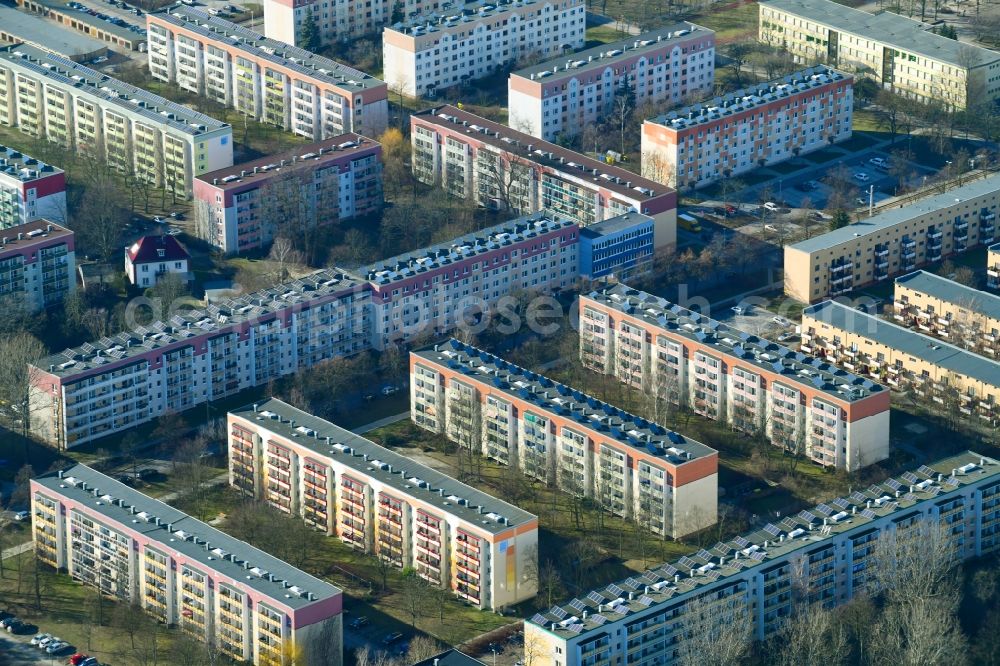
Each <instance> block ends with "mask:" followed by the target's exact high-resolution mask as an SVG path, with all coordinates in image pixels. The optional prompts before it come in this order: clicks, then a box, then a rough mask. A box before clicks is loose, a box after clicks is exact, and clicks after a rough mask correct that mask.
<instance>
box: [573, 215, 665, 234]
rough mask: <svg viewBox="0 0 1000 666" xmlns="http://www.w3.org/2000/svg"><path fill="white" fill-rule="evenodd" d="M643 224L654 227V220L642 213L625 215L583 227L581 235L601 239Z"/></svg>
mask: <svg viewBox="0 0 1000 666" xmlns="http://www.w3.org/2000/svg"><path fill="white" fill-rule="evenodd" d="M642 224H649V225H652V224H654V220H653V218H651V217H650V216H648V215H643V214H642V213H635V212H633V213H623V214H622V215H617V216H615V217H609V218H608V219H606V220H601V221H600V222H596V223H594V224H591V225H588V226H586V227H583V228H582V229H580V235H581V236H587V237H590V238H600V237H601V236H608V235H610V234H616V233H618V232H620V231H625V230H626V229H631V228H633V227H637V226H639V225H642Z"/></svg>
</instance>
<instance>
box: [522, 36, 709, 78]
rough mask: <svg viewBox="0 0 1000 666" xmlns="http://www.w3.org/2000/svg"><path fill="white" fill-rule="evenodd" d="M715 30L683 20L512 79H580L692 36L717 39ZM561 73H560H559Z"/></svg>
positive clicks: (534, 67)
mask: <svg viewBox="0 0 1000 666" xmlns="http://www.w3.org/2000/svg"><path fill="white" fill-rule="evenodd" d="M714 35H715V31H714V30H709V29H708V28H706V27H704V26H700V25H697V24H695V23H690V22H688V21H681V22H679V23H675V24H673V25H671V26H669V27H667V28H660V29H659V30H651V31H650V32H644V33H642V34H639V35H635V36H634V37H629V38H628V39H622V40H620V41H617V42H610V43H608V44H602V45H600V46H595V47H593V48H590V49H584V50H583V51H576V52H574V53H568V54H566V55H563V56H559V57H558V58H551V59H549V60H546V61H544V62H540V63H538V64H535V65H531V66H530V67H525V68H523V69H519V70H517V71H516V72H513V73H512V74H511V76H519V77H521V78H523V79H530V80H532V81H550V80H555V79H561V78H563V77H565V76H579V75H580V74H584V73H586V72H592V71H594V70H598V69H604V68H605V67H614V65H615V63H617V62H621V61H622V60H627V59H629V58H636V57H641V56H643V55H645V54H647V53H650V52H653V51H658V50H660V49H662V48H664V47H666V46H668V45H670V44H676V43H677V42H682V41H686V40H689V39H691V38H692V37H698V36H702V37H708V36H714ZM557 70H558V71H557Z"/></svg>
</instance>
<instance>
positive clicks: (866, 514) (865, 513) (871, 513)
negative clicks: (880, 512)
mask: <svg viewBox="0 0 1000 666" xmlns="http://www.w3.org/2000/svg"><path fill="white" fill-rule="evenodd" d="M861 515H862V516H864V517H865V518H870V519H871V520H875V518H877V516H876V514H875V512H874V511H872V510H871V509H865V510H864V511H862V512H861Z"/></svg>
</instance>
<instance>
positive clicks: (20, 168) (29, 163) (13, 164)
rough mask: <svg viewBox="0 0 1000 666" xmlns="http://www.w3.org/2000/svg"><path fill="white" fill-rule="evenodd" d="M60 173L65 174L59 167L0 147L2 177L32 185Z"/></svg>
mask: <svg viewBox="0 0 1000 666" xmlns="http://www.w3.org/2000/svg"><path fill="white" fill-rule="evenodd" d="M58 173H63V170H62V169H60V168H59V167H56V166H53V165H51V164H46V163H45V162H42V161H41V160H39V159H36V158H34V157H32V156H31V155H25V154H24V153H22V152H21V151H20V150H17V149H16V148H11V147H10V146H0V176H6V177H8V178H16V179H17V180H19V181H21V182H22V183H30V182H32V181H35V180H41V179H42V178H48V177H49V176H53V175H55V174H58Z"/></svg>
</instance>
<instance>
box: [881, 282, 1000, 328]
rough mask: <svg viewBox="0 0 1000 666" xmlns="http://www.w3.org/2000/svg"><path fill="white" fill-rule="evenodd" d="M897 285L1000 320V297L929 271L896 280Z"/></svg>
mask: <svg viewBox="0 0 1000 666" xmlns="http://www.w3.org/2000/svg"><path fill="white" fill-rule="evenodd" d="M896 284H898V285H903V286H904V287H908V288H910V289H914V290H916V291H919V292H921V293H924V294H928V295H929V296H933V297H934V298H939V299H941V300H942V301H945V302H947V303H952V304H954V305H957V306H958V307H960V308H965V309H966V310H972V311H973V312H978V313H979V314H982V315H985V316H986V317H989V318H990V319H1000V296H997V295H995V294H990V293H987V292H985V291H980V290H979V289H974V288H972V287H967V286H965V285H964V284H960V283H958V282H955V281H954V280H949V279H947V278H943V277H941V276H939V275H934V273H928V272H927V271H915V272H913V273H909V274H907V275H901V276H900V277H898V278H896Z"/></svg>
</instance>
